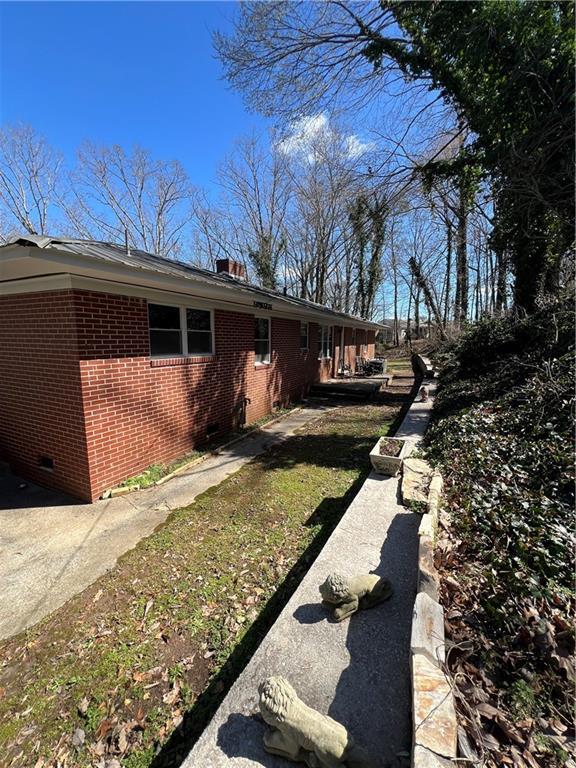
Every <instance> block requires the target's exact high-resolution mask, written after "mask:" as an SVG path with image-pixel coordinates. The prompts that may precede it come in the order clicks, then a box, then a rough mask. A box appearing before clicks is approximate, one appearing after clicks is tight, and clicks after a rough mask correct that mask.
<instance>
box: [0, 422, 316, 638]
mask: <svg viewBox="0 0 576 768" xmlns="http://www.w3.org/2000/svg"><path fill="white" fill-rule="evenodd" d="M325 410H326V409H325V408H322V407H319V408H318V407H307V408H304V409H301V410H298V411H295V412H293V413H292V414H289V415H288V416H287V417H286V418H284V419H282V420H280V421H277V422H275V423H273V424H270V425H269V426H267V427H266V428H264V429H263V430H260V431H259V432H256V433H253V434H252V435H250V436H248V437H246V438H245V439H244V440H242V441H240V442H238V443H236V444H235V445H233V446H230V447H229V448H227V449H222V450H221V451H220V453H219V454H218V455H217V456H211V457H210V458H209V459H207V460H206V461H204V462H203V463H201V464H198V465H196V466H195V467H192V468H191V469H189V470H188V471H186V472H183V473H182V474H180V475H178V476H177V477H175V478H173V479H172V480H169V481H168V482H167V483H165V484H164V485H161V486H157V487H153V488H150V489H148V490H145V491H136V492H134V493H131V494H129V495H127V496H121V497H117V498H114V499H106V500H102V501H97V502H96V503H94V504H83V503H78V502H76V501H75V500H73V499H70V498H69V497H67V496H64V495H63V494H59V493H56V492H54V491H49V490H46V489H43V488H39V487H38V486H35V485H33V484H31V483H25V482H24V481H22V480H21V479H19V478H17V477H15V476H13V475H11V474H9V473H4V474H0V585H1V588H0V639H3V638H6V637H11V636H12V635H15V634H17V633H18V632H20V631H22V630H23V629H26V628H27V627H31V626H32V625H34V624H35V623H36V622H38V621H40V619H41V618H43V617H44V616H46V615H47V614H49V613H51V612H52V611H54V610H55V609H56V608H59V607H60V606H61V605H63V604H64V603H65V602H66V601H67V600H69V599H70V598H71V597H72V596H73V595H75V594H78V593H79V592H82V590H84V589H85V588H86V587H88V586H89V585H90V584H92V583H93V582H94V581H96V579H98V577H99V576H101V575H102V574H104V573H106V571H109V570H110V569H111V568H113V567H114V565H115V564H116V561H117V560H118V558H119V557H120V556H121V555H123V554H124V553H125V552H127V551H128V550H129V549H132V548H133V547H134V546H135V545H136V544H137V543H138V541H140V539H142V538H144V537H145V536H148V535H150V534H151V533H152V532H153V531H154V529H155V528H156V527H157V526H158V525H160V524H161V523H163V522H164V520H165V519H166V517H167V516H168V515H169V513H170V512H171V511H172V510H173V509H178V508H179V507H183V506H186V505H188V504H191V503H192V501H193V500H194V499H195V498H196V496H198V495H199V494H201V493H204V491H206V490H208V488H210V487H212V486H214V485H218V484H219V483H221V482H222V481H223V480H224V479H225V478H227V477H228V476H229V475H231V474H233V473H234V472H237V471H238V470H239V469H240V468H241V467H242V466H243V465H244V464H246V463H247V462H248V461H250V460H251V459H252V458H254V457H255V456H257V455H258V454H260V453H263V452H264V451H265V450H267V449H268V448H269V447H270V446H272V445H275V444H277V443H279V442H282V441H283V440H286V439H287V438H289V437H290V435H292V434H294V432H295V431H296V430H297V429H298V428H299V427H301V426H303V425H304V424H306V423H307V422H309V421H312V420H314V419H316V418H318V417H319V416H320V415H321V414H322V412H323V411H325ZM21 486H24V487H21Z"/></svg>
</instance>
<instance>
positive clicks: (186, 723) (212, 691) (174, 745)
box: [150, 436, 369, 768]
mask: <svg viewBox="0 0 576 768" xmlns="http://www.w3.org/2000/svg"><path fill="white" fill-rule="evenodd" d="M309 438H310V436H307V438H306V439H309ZM290 439H293V438H290ZM315 448H316V451H317V450H318V446H317V445H316V446H315ZM317 458H318V457H317ZM260 460H261V461H262V460H263V461H270V463H271V464H273V463H274V462H273V459H272V457H269V456H266V457H260ZM335 463H337V462H335V461H334V460H333V463H331V464H330V466H334V465H335ZM275 466H278V463H277V462H276V463H275ZM368 472H369V467H368V466H366V470H365V472H363V473H362V475H360V476H359V477H358V479H357V480H356V481H355V482H354V483H353V484H352V485H351V486H350V488H349V489H348V491H347V492H346V493H345V494H344V496H341V497H338V498H328V499H324V500H323V501H322V502H321V504H320V505H319V506H318V508H317V510H315V511H314V512H313V513H312V515H311V517H310V518H309V520H312V519H314V520H315V521H316V522H314V523H313V524H314V525H317V524H321V525H322V528H321V530H320V532H319V533H318V535H317V536H316V537H315V539H314V540H313V541H312V542H311V543H310V545H309V546H308V548H307V549H306V550H305V551H304V552H303V553H302V555H301V556H300V558H299V559H298V560H297V562H296V563H295V564H294V565H293V566H292V568H291V569H290V571H289V572H288V574H287V576H286V578H285V579H284V581H283V582H282V584H281V585H280V586H279V588H278V589H277V591H276V592H275V593H274V595H273V596H272V597H271V598H270V600H269V601H268V602H267V603H266V606H265V607H264V609H263V610H262V612H261V613H260V614H259V616H258V618H257V619H256V620H255V621H254V623H253V624H252V626H251V627H250V629H249V630H248V632H247V633H246V634H245V635H244V637H243V639H242V641H241V642H240V644H239V645H238V646H237V647H236V648H235V649H234V651H233V652H232V653H231V654H230V656H229V658H228V660H227V661H226V663H225V664H224V666H223V667H222V668H221V670H220V672H218V674H217V675H215V676H214V677H213V678H212V680H211V681H210V684H209V686H208V687H207V688H206V690H205V691H204V692H203V693H201V694H200V696H199V697H198V699H197V700H196V703H195V704H194V706H193V707H192V708H191V709H190V710H189V711H188V712H187V713H186V715H185V716H184V720H183V722H182V724H181V726H180V727H179V728H178V730H177V731H175V732H174V733H173V734H172V736H171V737H170V739H169V740H168V742H167V743H166V744H165V745H164V746H163V747H162V749H161V751H160V752H159V754H158V755H157V756H156V757H155V758H154V760H153V761H152V763H151V764H150V768H175V767H176V766H179V765H180V764H181V763H182V761H183V760H184V758H185V757H186V756H187V755H188V753H189V752H190V750H191V749H192V747H193V746H194V744H195V742H196V741H197V739H198V738H199V736H200V734H201V733H202V731H203V730H204V728H205V727H206V725H207V724H208V722H209V721H210V719H211V718H212V716H213V715H214V713H215V712H216V710H217V709H218V707H219V706H220V704H221V703H222V700H223V699H224V696H225V695H226V692H227V691H228V690H229V688H230V686H231V685H232V683H233V682H234V680H235V679H236V678H237V677H238V675H239V674H240V673H241V672H242V670H243V669H244V667H245V666H246V664H247V663H248V662H249V661H250V658H251V657H252V655H253V653H254V651H255V650H256V649H257V648H258V646H259V645H260V643H261V642H262V639H263V638H264V637H265V636H266V634H267V632H268V630H269V629H270V627H271V626H272V625H273V624H274V622H275V621H276V619H277V618H278V616H279V615H280V613H281V611H282V609H283V608H284V606H285V605H286V603H287V602H288V600H289V599H290V597H291V596H292V594H293V593H294V591H295V590H296V588H297V587H298V585H299V584H300V582H301V580H302V578H303V576H304V574H305V573H306V571H307V570H308V568H309V567H310V565H311V564H312V562H313V561H314V560H315V559H316V557H317V555H318V553H319V552H320V550H321V549H322V547H323V546H324V544H325V543H326V541H327V540H328V538H329V537H330V535H331V533H332V531H333V530H334V528H335V527H336V525H337V524H338V522H339V520H340V518H341V516H342V515H343V513H344V512H345V511H346V509H347V508H348V507H349V506H350V504H351V502H352V499H353V498H354V496H356V494H357V493H358V490H359V489H360V487H361V486H362V484H363V482H364V480H365V479H366V476H367V474H368ZM307 524H309V521H308V522H307ZM238 718H241V719H239V720H238V721H234V722H233V723H231V724H230V727H234V728H236V727H237V726H238V723H239V722H242V723H243V722H244V721H245V720H246V721H250V727H251V728H253V727H254V726H255V725H256V723H257V721H256V720H255V721H254V722H253V723H252V719H251V718H245V717H243V716H242V715H238ZM247 741H249V740H248V739H247Z"/></svg>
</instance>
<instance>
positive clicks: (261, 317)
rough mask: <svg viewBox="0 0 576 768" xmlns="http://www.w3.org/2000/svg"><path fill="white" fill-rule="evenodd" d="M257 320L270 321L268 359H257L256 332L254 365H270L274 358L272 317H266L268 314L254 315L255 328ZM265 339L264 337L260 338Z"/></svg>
mask: <svg viewBox="0 0 576 768" xmlns="http://www.w3.org/2000/svg"><path fill="white" fill-rule="evenodd" d="M256 320H266V322H267V323H268V355H267V357H268V359H267V360H256V333H254V366H255V367H256V366H262V365H270V361H271V360H272V318H271V317H266V315H254V330H256ZM258 341H263V339H258Z"/></svg>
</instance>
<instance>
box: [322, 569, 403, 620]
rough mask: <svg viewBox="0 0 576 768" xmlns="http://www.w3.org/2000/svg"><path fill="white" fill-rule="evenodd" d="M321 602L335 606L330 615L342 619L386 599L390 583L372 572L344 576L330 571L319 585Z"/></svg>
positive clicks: (389, 591)
mask: <svg viewBox="0 0 576 768" xmlns="http://www.w3.org/2000/svg"><path fill="white" fill-rule="evenodd" d="M320 594H321V596H322V602H323V603H326V604H327V605H330V606H336V607H335V608H334V611H333V613H332V615H333V616H334V618H335V619H336V621H343V620H344V619H347V618H348V616H351V615H352V614H353V613H355V612H356V611H357V610H358V609H361V608H372V606H374V605H378V603H381V602H383V601H384V600H387V599H388V598H389V597H390V596H391V594H392V585H391V584H390V582H389V581H388V580H387V579H381V578H380V577H379V576H376V574H374V573H368V574H366V575H363V576H352V577H351V578H346V577H345V576H342V575H341V574H339V573H331V574H330V575H329V576H328V578H327V579H326V581H325V582H324V584H321V585H320Z"/></svg>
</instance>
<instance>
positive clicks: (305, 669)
mask: <svg viewBox="0 0 576 768" xmlns="http://www.w3.org/2000/svg"><path fill="white" fill-rule="evenodd" d="M398 482H399V481H398V478H387V477H382V476H380V475H376V474H374V473H372V474H371V475H370V476H369V477H368V479H367V480H366V482H365V483H364V485H363V486H362V488H361V489H360V491H359V493H358V495H357V496H356V498H355V499H354V501H353V502H352V504H351V505H350V507H349V508H348V510H347V512H346V514H345V515H344V517H343V518H342V520H341V522H340V524H339V525H338V528H337V529H336V531H335V532H334V534H333V535H332V536H331V538H330V540H329V541H328V543H327V544H326V546H325V547H324V549H323V550H322V552H321V553H320V555H319V557H318V559H317V560H316V561H315V562H314V563H313V565H312V567H311V568H310V570H309V571H308V573H307V574H306V576H305V577H304V579H303V581H302V583H301V584H300V586H299V587H298V589H297V591H296V592H295V594H294V595H293V596H292V599H291V600H290V601H289V603H288V604H287V605H286V607H285V608H284V610H283V611H282V613H281V614H280V616H279V618H278V619H277V621H276V623H275V624H274V626H273V627H272V629H271V630H270V632H269V633H268V635H267V636H266V638H265V639H264V641H263V642H262V644H261V645H260V647H259V648H258V650H257V651H256V653H255V654H254V656H253V657H252V659H251V661H250V662H249V664H248V666H247V667H246V669H245V670H244V672H243V673H242V674H241V675H240V677H239V678H238V680H237V681H236V683H235V684H234V686H233V687H232V688H231V690H230V692H229V693H228V695H227V697H226V698H225V700H224V702H223V703H222V705H221V707H220V709H219V710H218V712H217V713H216V715H215V717H214V718H213V720H212V722H211V723H210V725H209V726H208V728H207V729H206V730H205V731H204V733H203V734H202V736H201V737H200V740H199V741H198V742H197V744H196V745H195V747H194V748H193V750H192V752H191V753H190V755H189V756H188V758H187V759H186V760H185V762H184V763H183V766H182V768H220V766H226V768H249V767H251V768H253V767H254V766H266V767H267V768H281V767H285V766H286V765H288V763H286V761H284V760H282V759H281V758H279V757H273V756H272V755H269V754H267V753H266V752H265V751H264V749H263V746H262V736H263V733H264V729H265V726H264V724H263V722H262V721H261V720H260V719H259V718H257V717H255V716H254V713H255V712H257V702H258V694H257V690H258V684H259V683H260V681H261V680H263V679H264V678H266V677H268V676H269V675H283V676H285V677H286V678H287V679H288V680H289V681H290V682H291V683H292V685H293V686H294V687H295V689H296V691H297V692H298V694H299V695H300V697H301V698H302V699H303V700H304V701H305V702H306V703H307V704H309V705H310V706H312V707H314V708H316V709H318V710H319V711H320V712H323V713H325V714H329V715H330V716H331V717H333V718H334V719H335V720H338V721H339V722H341V723H343V724H344V725H345V726H346V727H347V728H348V730H349V731H350V733H351V734H352V735H353V736H354V738H355V740H356V741H357V743H359V744H361V745H363V746H365V747H366V748H367V749H368V750H369V751H370V753H371V754H372V755H373V756H374V758H375V765H378V766H394V767H396V766H403V765H408V762H406V760H407V759H408V758H409V755H410V747H411V733H412V731H411V728H412V724H411V699H410V669H409V650H410V628H411V620H412V606H413V603H414V598H415V594H416V567H417V549H418V541H417V531H418V524H419V520H420V517H419V516H418V515H416V514H414V513H411V512H409V511H408V510H406V508H405V507H403V506H401V505H400V504H399V503H398V501H397V495H398ZM331 571H339V572H341V573H343V574H345V575H354V574H355V573H368V572H372V573H377V574H378V575H381V576H385V577H386V578H388V579H390V581H391V582H392V584H393V586H394V595H393V596H392V598H391V599H390V600H389V601H387V602H385V603H383V604H381V605H379V606H377V607H375V608H373V609H371V610H369V611H364V612H362V613H358V614H356V615H354V616H352V618H351V620H349V621H345V622H343V623H340V624H338V623H335V622H333V621H332V620H331V619H330V617H329V613H328V611H327V610H326V609H325V608H324V607H323V606H322V605H321V603H320V602H319V599H320V598H319V593H318V585H319V584H321V583H322V582H323V581H324V579H325V578H326V576H327V575H328V574H329V573H330V572H331Z"/></svg>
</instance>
